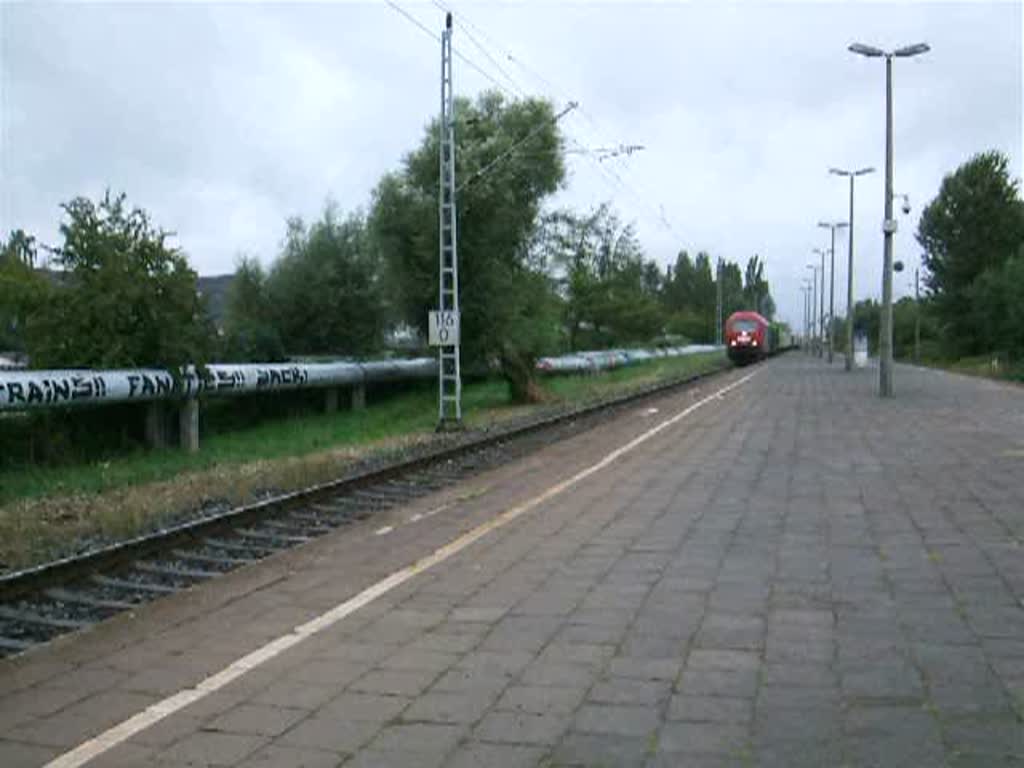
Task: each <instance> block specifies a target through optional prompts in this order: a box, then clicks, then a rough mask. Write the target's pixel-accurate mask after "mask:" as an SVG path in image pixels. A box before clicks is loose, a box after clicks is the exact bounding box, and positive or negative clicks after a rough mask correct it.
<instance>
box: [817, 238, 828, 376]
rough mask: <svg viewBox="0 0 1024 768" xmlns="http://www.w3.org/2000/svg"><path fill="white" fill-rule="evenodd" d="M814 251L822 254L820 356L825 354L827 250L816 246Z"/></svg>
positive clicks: (819, 322)
mask: <svg viewBox="0 0 1024 768" xmlns="http://www.w3.org/2000/svg"><path fill="white" fill-rule="evenodd" d="M814 252H815V253H816V254H818V255H819V256H821V290H820V291H818V301H819V303H820V304H821V307H820V308H819V309H820V311H819V312H818V325H819V326H820V329H819V334H818V340H819V341H820V342H821V345H820V346H819V347H818V357H824V356H825V256H826V255H827V251H825V250H823V249H821V248H815V249H814Z"/></svg>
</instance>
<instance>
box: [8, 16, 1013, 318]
mask: <svg viewBox="0 0 1024 768" xmlns="http://www.w3.org/2000/svg"><path fill="white" fill-rule="evenodd" d="M398 4H399V5H400V6H401V7H402V8H403V9H404V10H406V11H407V12H408V13H410V14H411V15H412V16H414V17H415V18H417V19H418V20H420V21H421V22H422V23H423V24H424V25H426V26H428V27H429V28H431V29H436V30H440V28H441V26H442V24H443V13H442V12H441V11H440V10H439V8H438V7H436V6H435V5H433V4H429V3H415V2H408V1H407V0H399V2H398ZM446 4H447V5H449V6H450V7H452V8H453V10H454V11H455V13H456V20H457V22H458V21H461V22H462V23H463V24H464V25H470V26H469V27H468V29H469V32H471V33H474V34H475V37H476V39H477V40H478V41H479V42H481V43H482V44H483V46H484V47H485V48H487V50H488V51H489V52H490V53H491V55H492V56H493V57H494V59H495V60H496V61H497V62H499V63H500V64H501V69H502V70H504V72H499V71H498V70H497V68H496V67H495V65H494V63H493V62H491V61H489V60H488V59H487V58H486V57H485V55H484V54H483V53H482V52H481V50H480V49H479V48H478V47H476V46H475V45H474V44H473V41H472V40H471V39H470V36H469V34H467V31H466V29H465V27H459V26H457V27H456V31H455V38H454V46H455V48H456V49H457V50H458V51H459V52H461V53H462V54H464V55H465V56H466V57H468V58H469V59H471V60H472V61H473V62H475V63H476V64H478V65H479V66H480V67H481V68H483V69H485V70H487V71H488V72H490V73H491V75H492V76H493V77H494V78H496V79H498V80H501V81H502V82H504V83H506V84H507V87H508V89H509V90H510V91H514V92H524V93H528V94H531V95H542V96H547V97H549V98H551V99H552V100H554V101H555V102H556V104H557V105H558V106H559V107H561V106H563V105H564V104H565V103H566V102H567V101H568V100H569V99H570V98H571V99H575V100H577V101H579V103H580V105H581V108H580V109H578V110H576V111H575V112H573V113H571V114H570V115H569V116H568V117H567V118H566V119H565V120H564V121H563V123H562V125H563V127H564V129H565V131H566V133H567V135H568V136H569V137H571V138H572V139H573V140H575V141H578V142H579V143H580V144H582V145H585V146H588V147H598V146H608V145H615V144H620V143H625V144H641V145H643V146H644V147H645V150H644V151H643V152H639V153H636V154H634V155H632V156H631V157H629V158H628V159H622V160H619V161H610V162H605V163H599V162H597V161H596V160H594V159H593V158H591V157H586V156H580V155H574V156H572V157H571V158H570V163H569V165H570V178H569V181H568V186H567V189H566V190H565V191H564V192H562V193H561V194H560V195H559V196H558V198H557V199H556V200H555V201H553V203H556V204H569V205H574V206H577V207H581V208H583V207H588V206H592V205H596V204H597V203H599V202H601V201H603V200H611V201H612V202H613V203H614V204H615V206H616V207H617V208H618V210H619V211H620V212H621V214H622V215H623V216H624V217H625V218H626V219H627V220H632V221H634V222H635V224H636V227H637V230H638V233H639V235H640V238H641V240H642V242H643V243H644V245H645V246H646V248H647V251H648V255H649V256H650V257H652V258H655V259H656V260H658V261H659V263H661V264H666V263H669V262H670V261H672V260H674V258H675V254H676V253H677V251H678V250H679V249H680V248H686V249H687V250H689V251H690V253H691V254H693V253H696V252H697V251H698V250H707V251H709V252H710V253H711V254H712V255H716V256H717V255H721V256H724V257H727V258H730V259H733V260H737V261H741V262H745V261H746V259H747V258H748V257H749V256H750V255H751V254H753V253H759V254H761V255H762V256H763V257H765V258H766V259H767V262H768V277H769V280H770V281H771V284H772V289H773V293H774V294H775V295H776V298H777V300H778V303H779V309H780V313H781V314H782V316H783V317H784V318H786V319H789V320H790V321H793V322H794V323H796V322H799V321H800V319H801V316H802V303H801V302H802V300H801V298H800V294H799V292H798V288H797V286H798V284H799V280H800V279H801V278H802V277H803V276H805V275H809V274H810V271H809V270H807V269H806V268H805V264H806V263H807V262H808V261H809V260H810V259H811V258H812V254H811V250H812V248H814V247H821V246H824V245H826V244H827V243H826V240H827V236H828V233H827V231H826V230H819V229H817V227H816V226H815V225H816V222H817V221H819V220H820V219H823V218H825V219H843V218H846V216H847V206H848V186H847V183H846V182H845V180H841V179H839V178H836V177H830V176H829V175H828V173H827V169H828V167H829V166H831V165H839V166H845V167H860V166H865V165H873V166H875V167H877V168H878V169H879V171H880V172H879V173H877V174H875V175H873V176H868V177H865V178H863V179H862V180H860V181H859V182H858V186H857V210H856V213H857V226H856V230H855V232H856V236H857V246H856V256H857V260H858V264H857V267H856V269H855V282H856V284H857V295H858V296H859V297H863V296H865V295H869V294H870V295H875V296H877V295H878V294H879V292H880V275H881V245H882V236H881V229H880V227H881V219H882V202H883V200H882V198H883V194H882V183H883V176H882V173H881V170H882V169H883V167H884V151H885V146H884V139H885V136H884V127H885V123H884V120H885V73H884V63H883V62H882V61H880V60H877V59H875V60H869V59H865V58H862V57H859V56H854V55H853V54H850V53H848V52H847V51H846V46H847V45H849V44H850V43H851V42H854V41H858V40H859V41H863V42H866V43H870V44H874V45H878V46H880V47H886V48H890V47H898V46H901V45H905V44H909V43H913V42H917V41H926V42H928V43H929V44H930V45H931V46H932V51H931V52H930V53H928V54H926V55H924V56H921V57H918V58H914V59H910V60H898V61H897V62H896V64H895V66H894V73H895V74H894V83H895V86H894V91H895V125H896V129H895V147H896V153H895V157H896V164H895V188H896V191H897V192H901V193H906V194H908V195H909V196H910V200H911V204H912V206H913V211H912V213H911V215H910V216H909V217H901V222H900V226H901V228H900V231H899V233H898V235H897V237H896V257H897V258H902V259H904V260H905V261H907V262H908V264H909V265H910V266H911V269H910V271H909V275H910V276H909V277H907V274H908V273H904V275H903V276H897V280H896V289H897V293H898V294H902V293H906V292H908V291H912V288H911V287H910V286H911V284H912V280H913V270H912V267H913V265H914V264H916V263H917V254H918V250H917V248H916V244H915V242H914V239H913V231H914V229H915V227H916V223H917V216H918V214H919V213H920V211H921V208H922V205H923V204H924V203H926V202H927V201H928V200H929V199H931V197H933V196H934V194H935V192H936V191H937V189H938V185H939V183H940V181H941V179H942V176H943V175H944V174H945V173H948V172H949V171H951V170H953V169H954V168H955V167H956V166H957V165H958V164H959V163H961V162H963V161H964V160H966V159H967V158H968V157H969V156H970V155H972V154H973V153H975V152H979V151H982V150H986V149H999V150H1001V151H1003V152H1005V153H1006V154H1008V155H1009V157H1010V158H1011V164H1012V171H1013V174H1014V176H1018V177H1019V176H1020V174H1021V159H1022V127H1021V119H1022V116H1021V102H1022V77H1021V70H1022V48H1021V38H1022V13H1021V4H1020V3H1019V2H997V3H980V2H971V3H958V4H954V3H948V2H932V3H896V2H889V3H878V2H874V3H857V4H854V3H817V2H802V3H764V2H745V3H735V4H724V3H712V2H693V3H627V2H616V3H600V4H598V3H543V4H541V3H516V4H511V3H506V4H494V3H484V2H477V3H468V2H458V3H446ZM510 54H511V56H512V59H511V60H510V59H509V55H510ZM438 71H439V48H438V44H437V43H436V42H434V41H432V40H431V38H430V37H428V35H427V34H425V33H424V31H423V30H422V29H419V28H417V27H416V26H415V25H414V24H413V23H411V22H410V21H409V20H408V19H407V18H405V17H403V16H402V15H401V14H399V13H398V12H397V11H396V10H395V9H394V8H392V7H389V6H388V5H387V4H386V3H384V2H366V3H343V2H338V3H320V4H299V3H288V4H274V5H269V4H255V3H248V4H205V3H182V4H159V5H157V4H149V3H141V2H139V3H133V4H99V3H87V4H86V3H83V4H61V5H58V4H50V3H33V4H20V3H19V4H11V3H9V2H5V0H0V111H2V121H0V230H2V231H3V232H6V231H7V230H9V229H11V228H14V227H22V228H24V229H26V230H28V231H29V232H31V233H35V234H37V235H38V236H39V237H40V239H42V240H43V241H44V242H50V243H57V242H58V238H57V225H58V223H59V220H60V211H59V208H58V205H59V204H60V203H61V202H62V201H66V200H68V199H70V198H71V197H74V196H76V195H88V196H93V197H96V196H99V195H100V194H102V192H103V190H104V189H105V188H106V187H110V188H111V189H112V190H115V191H120V190H123V191H125V192H127V193H128V196H129V200H130V201H131V202H132V203H133V204H136V205H139V206H142V207H144V208H146V209H147V210H148V211H150V212H151V214H152V215H153V218H154V220H155V221H156V223H158V224H159V225H160V226H162V227H164V228H165V229H168V230H172V231H174V232H176V233H177V234H178V238H179V241H180V244H181V246H182V247H183V248H184V249H185V251H186V252H187V253H188V255H189V257H190V258H191V261H192V263H193V265H194V266H195V267H196V269H197V270H198V271H199V272H200V274H216V273H222V272H228V271H231V270H232V269H233V265H234V261H235V258H236V256H237V254H239V253H241V252H246V253H250V254H253V255H256V256H258V257H259V258H260V259H261V260H262V261H263V262H264V264H270V263H271V261H272V260H273V258H274V257H275V255H276V253H277V250H278V246H279V244H280V241H281V238H282V235H283V232H284V220H285V218H286V217H287V216H289V215H295V214H298V215H301V216H304V217H306V218H307V219H308V218H312V217H315V216H316V215H317V214H318V213H319V212H320V210H321V209H322V206H323V203H324V200H325V198H327V197H328V196H330V197H331V198H333V199H334V200H336V201H337V202H338V203H339V205H340V206H341V207H342V208H345V209H348V208H355V207H359V206H365V205H366V204H367V202H368V200H369V195H370V192H371V190H372V188H373V186H374V184H375V183H376V181H377V180H378V179H379V177H380V176H381V174H382V173H384V172H386V171H388V170H390V169H394V168H396V167H397V166H398V164H399V163H400V161H401V158H402V155H403V153H404V152H406V151H407V150H409V149H410V148H412V147H414V146H415V145H416V144H417V143H418V141H419V140H420V138H421V136H422V131H423V127H424V125H425V123H426V122H427V121H428V120H429V119H430V118H431V116H433V115H434V114H435V113H436V111H437V109H438V93H439V85H438ZM506 75H507V76H509V77H510V78H511V81H512V82H509V81H508V80H506V79H505V77H506ZM455 85H456V91H457V93H458V94H460V95H466V96H471V95H473V94H475V93H477V92H479V91H480V90H482V89H484V88H488V87H494V85H493V83H492V82H490V81H489V80H487V79H485V77H484V76H483V75H481V74H479V73H478V72H476V71H474V70H472V69H471V68H470V67H469V66H468V65H467V64H465V63H464V62H462V61H456V65H455ZM836 255H837V269H836V279H837V289H836V294H837V303H836V307H837V312H841V311H842V307H843V306H844V305H845V280H846V268H845V263H846V243H845V236H844V237H843V238H842V242H841V243H840V244H837V248H836ZM814 258H816V257H814Z"/></svg>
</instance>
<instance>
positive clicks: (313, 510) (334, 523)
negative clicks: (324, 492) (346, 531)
mask: <svg viewBox="0 0 1024 768" xmlns="http://www.w3.org/2000/svg"><path fill="white" fill-rule="evenodd" d="M288 516H289V517H291V518H293V519H295V520H308V521H309V522H310V523H313V524H314V525H315V524H317V523H320V524H321V525H329V526H331V527H332V528H340V527H341V526H343V525H351V524H352V516H351V515H346V514H339V513H331V512H328V511H326V510H323V509H322V508H321V507H318V506H314V507H310V509H309V510H305V509H297V510H295V511H294V512H291V513H289V515H288Z"/></svg>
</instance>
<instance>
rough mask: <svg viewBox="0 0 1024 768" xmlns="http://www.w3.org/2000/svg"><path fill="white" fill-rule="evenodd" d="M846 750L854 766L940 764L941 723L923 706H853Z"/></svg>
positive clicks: (847, 729)
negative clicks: (939, 724) (922, 707)
mask: <svg viewBox="0 0 1024 768" xmlns="http://www.w3.org/2000/svg"><path fill="white" fill-rule="evenodd" d="M845 732H846V736H847V740H846V744H847V751H848V754H849V755H850V757H851V762H853V763H854V765H872V766H875V765H877V766H907V765H941V764H942V762H943V755H944V750H943V748H942V740H941V735H940V732H939V726H938V723H937V722H936V721H935V719H934V718H933V717H932V716H931V715H930V714H929V713H928V712H926V711H924V710H923V709H921V708H920V707H890V706H881V707H854V708H852V709H850V710H849V711H848V713H847V717H846V727H845Z"/></svg>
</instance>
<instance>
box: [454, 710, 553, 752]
mask: <svg viewBox="0 0 1024 768" xmlns="http://www.w3.org/2000/svg"><path fill="white" fill-rule="evenodd" d="M568 727H569V718H568V717H567V716H565V715H555V714H550V713H548V714H544V715H535V714H532V713H529V712H521V711H517V712H510V711H495V712H491V713H490V714H488V715H487V716H486V717H485V718H484V719H483V720H482V721H481V722H480V724H479V725H478V726H477V727H476V730H474V732H473V737H474V738H476V739H478V740H480V741H487V742H497V743H506V744H546V745H551V744H555V743H557V742H558V740H559V739H560V738H561V737H562V734H563V733H565V731H566V729H567V728H568Z"/></svg>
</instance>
